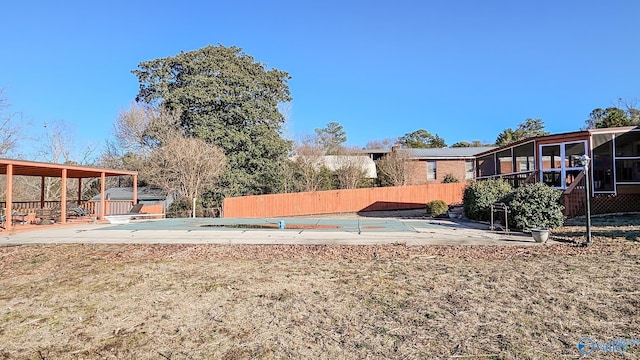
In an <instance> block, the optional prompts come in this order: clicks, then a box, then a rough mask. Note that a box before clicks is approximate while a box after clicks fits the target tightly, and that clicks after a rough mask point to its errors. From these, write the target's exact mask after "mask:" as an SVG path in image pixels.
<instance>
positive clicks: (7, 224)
mask: <svg viewBox="0 0 640 360" xmlns="http://www.w3.org/2000/svg"><path fill="white" fill-rule="evenodd" d="M6 191H7V194H6V196H5V200H6V205H5V206H6V207H5V209H4V215H5V217H4V228H5V229H6V230H7V231H8V230H11V227H12V226H13V219H12V217H11V208H12V207H13V164H7V189H6Z"/></svg>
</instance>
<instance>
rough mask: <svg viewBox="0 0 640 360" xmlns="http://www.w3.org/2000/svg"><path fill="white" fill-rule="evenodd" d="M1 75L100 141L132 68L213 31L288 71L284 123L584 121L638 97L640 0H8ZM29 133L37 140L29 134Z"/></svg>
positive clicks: (374, 134)
mask: <svg viewBox="0 0 640 360" xmlns="http://www.w3.org/2000/svg"><path fill="white" fill-rule="evenodd" d="M2 8H3V9H2V13H3V20H2V22H0V34H2V45H1V46H2V56H0V69H2V70H0V88H4V89H5V90H4V97H5V98H6V99H7V100H8V101H9V102H10V103H11V104H12V108H13V110H15V111H21V112H22V113H23V116H24V119H25V121H28V122H30V123H31V126H30V127H29V129H30V131H31V132H33V133H34V134H35V133H37V132H39V131H43V126H42V124H44V123H47V122H53V121H60V120H63V121H65V122H66V123H68V124H70V125H71V126H72V127H73V131H74V133H75V139H76V141H77V142H79V143H80V142H104V140H105V139H106V138H108V137H110V135H111V132H112V130H111V129H112V124H113V122H114V120H115V119H116V117H117V115H118V113H119V112H120V111H121V110H123V109H126V108H128V106H129V104H130V102H131V101H132V100H133V99H134V97H135V95H136V93H137V90H138V83H137V80H136V78H135V76H134V75H133V74H131V70H134V69H135V68H136V67H137V65H138V64H139V63H140V62H142V61H146V60H152V59H156V58H160V57H166V56H172V55H176V54H178V53H179V52H180V51H190V50H196V49H199V48H202V47H204V46H206V45H209V44H211V45H217V44H222V45H225V46H232V45H234V46H238V47H240V48H242V49H243V50H244V51H245V52H246V53H247V54H249V55H251V56H253V57H254V58H255V59H256V60H258V61H260V62H263V63H265V64H267V65H268V66H270V67H275V68H278V69H280V70H284V71H287V72H289V74H290V75H291V76H292V79H291V81H290V82H289V86H290V88H291V93H292V97H293V102H292V103H291V106H290V109H289V114H288V115H289V124H288V130H287V135H288V136H290V137H294V138H295V137H298V136H301V135H304V134H311V133H313V129H314V128H319V127H323V126H325V125H326V124H327V123H328V122H331V121H337V122H339V123H340V124H342V125H343V126H344V128H345V130H346V131H347V137H348V143H349V144H350V145H354V146H363V145H365V144H366V142H367V141H369V140H377V139H384V138H389V137H397V136H402V135H404V134H405V133H408V132H412V131H414V130H417V129H426V130H427V131H429V132H431V133H432V134H438V135H440V136H441V137H443V138H444V139H445V140H446V142H447V144H453V143H455V142H457V141H462V140H467V141H471V140H476V139H477V140H481V141H485V142H493V141H494V140H495V138H496V136H497V135H498V134H499V133H500V132H501V131H502V130H503V129H505V128H507V127H516V126H517V124H518V123H520V122H523V121H524V120H525V119H526V118H529V117H531V118H541V119H543V121H544V123H545V125H546V128H547V130H548V131H551V132H554V133H555V132H566V131H575V130H579V129H580V128H581V127H582V126H583V125H584V121H585V120H586V119H587V118H588V115H589V112H590V111H591V110H592V109H594V108H596V107H607V106H611V105H614V104H615V103H616V101H617V99H618V98H623V99H629V100H630V99H639V98H640V89H639V84H640V68H639V66H638V64H640V48H639V47H638V39H639V38H640V30H638V28H637V18H638V16H639V15H640V2H638V1H635V0H614V1H608V2H605V1H591V0H584V1H577V0H576V1H563V0H559V1H546V0H540V1H527V2H524V1H506V0H505V1H491V0H487V1H473V0H458V1H455V0H451V1H446V0H442V1H407V0H396V1H393V2H392V1H376V0H373V1H333V0H325V1H313V2H311V1H301V0H298V1H284V0H283V1H268V0H265V1H234V2H231V1H229V2H216V1H188V0H185V1H182V2H168V1H154V2H150V1H120V0H117V1H103V2H93V1H64V0H61V1H58V2H49V1H30V0H23V1H10V2H7V3H6V4H4V5H3V6H2ZM25 146H29V145H27V143H25Z"/></svg>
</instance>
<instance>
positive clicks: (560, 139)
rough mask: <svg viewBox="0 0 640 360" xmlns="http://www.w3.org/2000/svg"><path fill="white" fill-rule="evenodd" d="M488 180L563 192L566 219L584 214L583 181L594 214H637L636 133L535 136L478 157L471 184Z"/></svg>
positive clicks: (639, 134) (639, 154)
mask: <svg viewBox="0 0 640 360" xmlns="http://www.w3.org/2000/svg"><path fill="white" fill-rule="evenodd" d="M583 155H587V156H589V158H591V161H590V163H589V170H590V171H589V173H588V178H587V179H584V168H583V167H582V165H581V164H580V162H579V159H580V157H581V156H583ZM489 178H503V179H505V180H507V181H508V182H509V183H511V185H512V186H514V187H517V186H520V185H522V184H525V183H530V182H543V183H545V184H547V185H549V186H551V187H554V188H556V189H560V190H563V191H564V204H565V215H566V216H568V217H572V216H577V215H583V214H584V209H585V206H584V204H585V203H584V197H585V187H584V185H585V183H584V181H585V180H586V181H589V182H590V185H591V186H590V189H591V212H592V213H593V214H603V213H615V212H636V211H640V127H619V128H603V129H589V130H583V131H576V132H569V133H561V134H553V135H547V136H540V137H535V138H529V139H525V140H521V141H518V142H515V143H512V144H509V145H506V146H502V147H499V148H496V149H492V150H489V151H485V152H481V153H478V154H476V180H483V179H489Z"/></svg>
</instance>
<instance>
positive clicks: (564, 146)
mask: <svg viewBox="0 0 640 360" xmlns="http://www.w3.org/2000/svg"><path fill="white" fill-rule="evenodd" d="M585 149H586V142H585V141H579V142H571V143H561V144H550V145H541V146H540V153H541V154H542V156H541V157H540V169H541V171H540V181H542V182H544V183H545V184H547V185H549V186H553V187H557V188H563V189H564V188H566V187H567V186H569V185H570V184H571V183H572V182H573V180H575V179H576V177H577V176H578V175H579V174H580V171H582V170H583V168H582V167H581V166H580V164H579V163H578V159H580V157H581V156H582V155H584V154H585Z"/></svg>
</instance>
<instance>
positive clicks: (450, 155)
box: [399, 146, 496, 160]
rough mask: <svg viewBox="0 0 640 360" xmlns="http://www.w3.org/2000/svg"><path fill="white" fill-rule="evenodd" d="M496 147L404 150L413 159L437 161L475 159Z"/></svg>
mask: <svg viewBox="0 0 640 360" xmlns="http://www.w3.org/2000/svg"><path fill="white" fill-rule="evenodd" d="M495 148H496V147H495V146H479V147H446V148H427V149H410V148H403V149H399V151H404V152H406V154H407V155H408V156H409V158H411V159H435V160H447V159H451V160H456V159H474V158H475V155H476V154H479V153H482V152H485V151H489V150H492V149H495Z"/></svg>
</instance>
